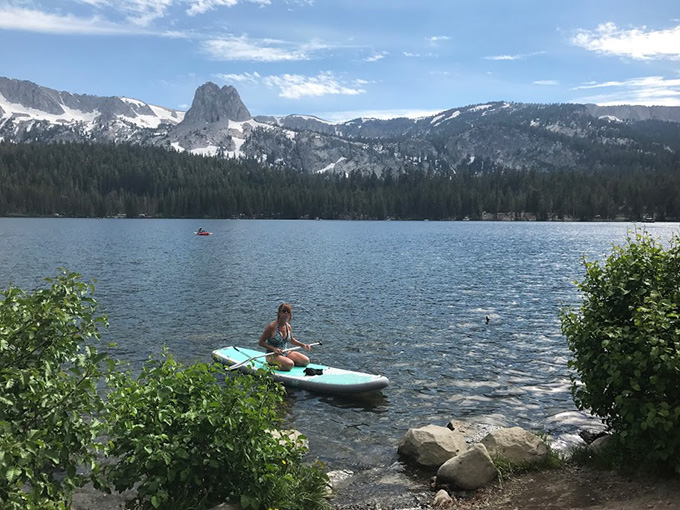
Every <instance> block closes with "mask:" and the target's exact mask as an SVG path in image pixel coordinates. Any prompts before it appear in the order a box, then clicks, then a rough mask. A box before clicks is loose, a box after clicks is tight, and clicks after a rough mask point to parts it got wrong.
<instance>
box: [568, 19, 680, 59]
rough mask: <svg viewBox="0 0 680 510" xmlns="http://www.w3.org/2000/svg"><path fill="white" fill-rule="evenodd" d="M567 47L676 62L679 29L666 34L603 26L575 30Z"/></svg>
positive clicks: (661, 31) (612, 24)
mask: <svg viewBox="0 0 680 510" xmlns="http://www.w3.org/2000/svg"><path fill="white" fill-rule="evenodd" d="M571 43H572V44H574V45H575V46H580V47H582V48H585V49H587V50H589V51H595V52H597V53H602V54H605V55H616V56H622V57H630V58H634V59H638V60H649V59H670V60H680V25H678V26H676V27H673V28H670V29H667V30H648V29H647V27H641V28H633V29H630V30H624V29H620V28H618V27H617V26H616V25H615V24H614V23H603V24H601V25H599V26H598V27H597V29H595V30H593V31H590V30H579V31H578V32H577V33H576V35H575V36H574V37H573V38H572V39H571Z"/></svg>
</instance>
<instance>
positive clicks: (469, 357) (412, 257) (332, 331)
mask: <svg viewBox="0 0 680 510" xmlns="http://www.w3.org/2000/svg"><path fill="white" fill-rule="evenodd" d="M641 226H642V225H639V226H638V227H641ZM198 227H202V228H203V229H205V230H208V231H211V232H213V235H211V236H207V237H200V236H196V235H194V232H195V231H196V230H197V229H198ZM633 228H635V225H634V224H631V223H509V222H508V223H501V222H401V221H382V222H378V221H376V222H370V221H367V222H349V221H266V220H262V221H260V220H122V219H62V218H54V219H29V218H26V219H24V218H21V219H15V218H0V284H2V286H3V287H6V286H7V284H8V283H9V282H12V283H13V284H15V285H18V286H20V287H22V288H24V289H27V290H28V289H33V288H35V287H37V286H41V285H43V283H42V278H44V277H46V276H54V275H56V274H57V268H58V267H65V268H67V269H68V270H71V271H76V272H78V273H80V274H82V275H83V277H84V279H85V280H86V281H91V280H93V279H96V280H97V282H96V292H95V298H96V299H97V301H98V302H99V304H100V305H101V306H102V308H103V309H104V310H105V311H106V313H107V314H108V316H109V321H110V328H109V330H108V331H107V332H106V333H105V335H104V337H105V338H106V339H107V340H109V341H115V342H117V343H118V344H119V347H118V348H117V349H116V352H115V356H116V357H117V358H119V359H122V360H126V361H129V362H130V363H131V364H132V366H133V367H136V368H139V367H140V366H141V364H142V363H143V362H144V361H145V360H146V359H147V358H148V357H149V356H150V355H155V354H158V353H159V352H160V350H161V349H162V347H163V346H167V347H168V348H169V349H170V350H171V352H172V353H173V354H174V355H175V357H176V358H177V359H179V360H180V361H182V362H185V363H192V362H194V361H197V360H200V361H209V360H210V355H211V351H212V350H213V349H215V348H218V347H222V346H226V345H242V346H246V347H254V346H256V345H257V340H258V338H259V336H260V334H261V333H262V330H263V329H264V326H265V325H266V324H267V323H268V322H270V321H272V320H274V318H275V315H276V309H277V306H278V305H279V303H281V302H283V301H289V302H291V303H292V305H293V319H292V326H293V332H294V335H295V337H296V338H298V339H300V340H303V341H306V342H317V341H323V343H324V344H323V346H320V347H316V348H313V350H312V353H311V355H312V356H311V357H312V359H313V360H314V361H318V362H321V363H326V364H331V365H334V366H337V367H340V368H349V369H356V370H362V371H368V372H375V373H380V374H383V375H386V376H387V377H389V379H390V386H389V387H387V388H386V389H385V390H383V392H382V393H380V394H377V395H370V396H355V397H333V396H321V395H316V394H311V393H308V392H305V391H302V390H298V391H293V392H290V395H289V397H288V398H287V401H286V402H287V406H286V408H287V411H288V414H287V418H286V421H287V424H289V425H290V426H292V427H295V428H297V429H298V430H300V431H302V432H303V433H304V434H306V435H307V436H308V437H309V438H310V448H311V452H312V455H313V456H314V457H318V458H320V459H321V460H323V461H324V462H326V463H327V464H328V465H329V467H330V469H340V468H349V469H361V468H371V467H379V466H387V465H390V464H391V463H393V462H394V461H395V460H396V459H397V455H396V448H397V443H398V441H399V439H401V437H402V436H403V434H404V433H405V432H406V430H407V429H408V428H410V427H417V426H422V425H426V424H429V423H434V424H438V425H446V423H447V422H448V420H450V419H452V418H458V419H463V420H468V421H473V422H478V423H486V424H490V425H519V426H522V427H525V428H531V429H545V430H546V431H547V432H548V433H550V434H551V435H552V436H553V437H555V438H569V437H570V435H572V434H574V433H575V432H577V430H578V428H579V427H581V426H584V425H585V424H587V423H589V418H588V417H587V416H586V415H584V414H582V413H577V412H576V409H575V407H574V405H573V403H572V400H571V395H570V392H569V372H568V370H567V361H568V359H569V351H568V349H567V348H566V342H565V340H564V338H563V337H562V335H561V332H560V322H559V316H558V312H559V308H560V307H561V306H564V305H568V304H576V303H578V294H577V290H576V287H575V285H574V283H573V282H574V280H576V279H581V278H582V277H583V274H584V270H583V267H582V265H581V258H582V257H583V256H585V257H586V258H587V259H588V260H595V259H602V258H603V257H604V256H606V255H608V254H609V253H610V250H611V245H612V243H616V244H622V243H624V242H625V239H626V235H627V233H628V232H629V231H630V230H631V229H633ZM644 228H645V229H646V230H648V231H649V232H650V233H652V234H653V235H654V236H656V237H661V238H663V239H668V238H670V236H671V234H673V233H677V232H678V228H679V225H678V224H662V223H655V224H646V225H644ZM486 316H489V318H490V321H489V323H488V324H487V323H486V320H485V317H486ZM590 423H592V421H590Z"/></svg>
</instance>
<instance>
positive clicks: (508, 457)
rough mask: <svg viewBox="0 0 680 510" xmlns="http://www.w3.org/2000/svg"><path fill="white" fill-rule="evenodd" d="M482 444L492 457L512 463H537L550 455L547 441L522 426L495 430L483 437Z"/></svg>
mask: <svg viewBox="0 0 680 510" xmlns="http://www.w3.org/2000/svg"><path fill="white" fill-rule="evenodd" d="M482 444H483V445H484V446H485V447H486V449H487V450H488V452H489V454H490V455H491V457H492V458H494V459H496V458H498V459H503V460H505V461H507V462H510V463H511V464H526V463H530V464H535V463H540V462H544V461H545V459H546V458H547V457H548V446H547V445H546V444H545V442H543V440H542V439H541V438H540V437H538V436H537V435H536V434H532V433H531V432H528V431H526V430H524V429H523V428H521V427H512V428H509V429H498V430H494V431H493V432H490V433H489V434H488V435H487V436H486V437H485V438H484V439H482Z"/></svg>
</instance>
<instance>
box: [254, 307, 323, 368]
mask: <svg viewBox="0 0 680 510" xmlns="http://www.w3.org/2000/svg"><path fill="white" fill-rule="evenodd" d="M292 316H293V307H292V306H291V305H290V303H281V304H280V305H279V309H278V311H277V312H276V320H275V321H274V322H271V323H269V324H267V326H266V327H265V328H264V331H263V332H262V336H260V341H259V342H258V343H259V345H260V347H264V348H265V349H267V352H271V355H269V356H267V362H268V363H269V364H270V365H276V366H277V367H279V369H280V370H286V371H288V370H290V369H291V368H293V366H296V365H297V366H298V367H306V366H307V365H308V364H309V358H308V357H307V356H305V355H304V354H302V353H301V352H299V351H288V352H283V351H284V349H288V348H289V347H288V344H289V343H290V344H292V345H294V346H300V347H302V348H303V349H305V350H306V351H309V350H310V347H309V345H308V344H306V343H303V342H300V341H298V340H296V339H295V338H293V330H292V329H291V327H290V319H291V317H292Z"/></svg>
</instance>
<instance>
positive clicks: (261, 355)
mask: <svg viewBox="0 0 680 510" xmlns="http://www.w3.org/2000/svg"><path fill="white" fill-rule="evenodd" d="M313 345H323V343H322V342H315V343H313V344H309V346H310V347H312V346H313ZM298 349H302V346H300V345H298V346H296V347H291V348H289V349H284V350H283V351H281V352H290V351H297V350H298ZM270 354H276V353H274V352H265V353H262V354H258V355H257V356H253V357H252V358H248V359H247V360H245V361H240V362H239V363H236V364H235V365H232V366H230V367H229V368H228V370H234V369H235V368H238V367H240V366H241V365H245V364H246V363H248V362H249V361H252V360H254V359H257V358H262V357H264V356H269V355H270Z"/></svg>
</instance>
